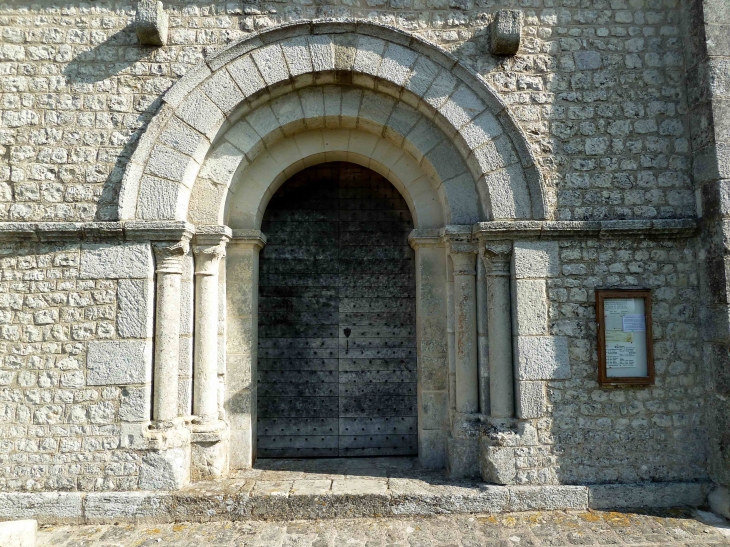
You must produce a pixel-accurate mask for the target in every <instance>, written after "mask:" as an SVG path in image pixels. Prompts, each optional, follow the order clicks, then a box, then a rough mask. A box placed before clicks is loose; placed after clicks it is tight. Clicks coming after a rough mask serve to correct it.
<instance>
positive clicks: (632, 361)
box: [603, 298, 647, 377]
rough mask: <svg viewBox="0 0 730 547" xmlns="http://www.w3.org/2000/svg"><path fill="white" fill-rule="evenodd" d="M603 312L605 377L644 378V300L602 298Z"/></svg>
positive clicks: (645, 366) (645, 362)
mask: <svg viewBox="0 0 730 547" xmlns="http://www.w3.org/2000/svg"><path fill="white" fill-rule="evenodd" d="M603 311H604V317H603V320H604V329H605V333H606V374H607V375H608V376H609V377H611V376H613V377H641V376H646V374H647V361H646V336H645V334H644V333H645V332H646V316H645V314H644V299H643V298H611V299H606V300H604V302H603Z"/></svg>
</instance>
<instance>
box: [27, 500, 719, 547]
mask: <svg viewBox="0 0 730 547" xmlns="http://www.w3.org/2000/svg"><path fill="white" fill-rule="evenodd" d="M693 515H694V513H693V512H692V510H689V509H678V510H664V511H657V512H655V513H653V514H649V513H643V514H639V513H630V512H626V513H613V512H601V511H590V512H575V513H566V512H558V511H556V512H542V513H519V514H506V515H498V516H495V515H458V516H454V515H450V516H441V517H427V518H408V519H396V518H390V519H386V518H380V519H333V520H321V521H312V520H309V521H290V522H265V521H248V522H213V523H205V524H188V523H181V524H165V525H105V526H50V527H44V528H42V529H41V530H40V533H39V538H38V547H90V546H94V547H142V546H160V547H163V546H165V547H168V546H169V547H173V546H174V547H213V546H215V547H234V546H235V547H249V546H250V547H254V546H256V547H295V546H296V547H343V546H352V547H376V546H377V547H411V546H412V547H420V546H423V547H436V546H439V547H477V546H479V547H498V546H499V547H524V546H530V547H538V546H539V547H547V546H551V547H557V546H572V545H593V546H608V545H633V546H636V547H638V546H642V547H647V546H653V547H659V546H670V547H680V546H682V547H688V546H692V547H700V546H703V547H704V546H709V545H730V529H728V528H725V527H723V526H722V525H717V524H715V525H708V524H703V523H701V522H699V521H698V520H696V519H695V518H693Z"/></svg>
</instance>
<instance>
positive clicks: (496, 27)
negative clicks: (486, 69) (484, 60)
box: [490, 9, 522, 55]
mask: <svg viewBox="0 0 730 547" xmlns="http://www.w3.org/2000/svg"><path fill="white" fill-rule="evenodd" d="M521 36H522V12H521V11H519V10H507V9H501V10H499V11H497V13H496V14H495V17H494V21H493V22H492V25H491V27H490V45H491V50H492V53H493V54H494V55H514V54H515V53H517V51H518V50H519V49H520V38H521Z"/></svg>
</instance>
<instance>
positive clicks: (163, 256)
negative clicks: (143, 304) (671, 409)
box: [152, 239, 189, 424]
mask: <svg viewBox="0 0 730 547" xmlns="http://www.w3.org/2000/svg"><path fill="white" fill-rule="evenodd" d="M188 246H189V243H188V240H187V239H183V240H182V241H179V242H177V243H169V242H165V243H154V244H153V245H152V248H153V249H154V252H155V259H156V261H157V269H156V272H155V273H156V274H157V305H156V318H155V360H154V377H155V380H156V381H155V383H154V395H153V402H152V413H153V416H152V418H153V419H154V420H155V421H156V422H158V424H168V423H171V422H172V420H174V419H175V418H177V417H178V416H179V414H178V370H179V366H180V294H181V280H182V271H183V263H182V261H183V257H184V256H185V254H186V253H187V251H188Z"/></svg>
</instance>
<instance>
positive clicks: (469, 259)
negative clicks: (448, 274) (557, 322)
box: [449, 241, 479, 275]
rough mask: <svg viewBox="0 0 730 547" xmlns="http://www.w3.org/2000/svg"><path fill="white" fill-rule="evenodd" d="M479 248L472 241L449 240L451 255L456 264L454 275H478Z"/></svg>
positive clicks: (453, 262) (454, 264) (452, 261)
mask: <svg viewBox="0 0 730 547" xmlns="http://www.w3.org/2000/svg"><path fill="white" fill-rule="evenodd" d="M478 252H479V248H478V247H477V245H476V243H472V242H470V241H449V256H451V263H452V265H453V266H454V275H476V274H477V270H476V265H477V261H476V259H477V253H478Z"/></svg>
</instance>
